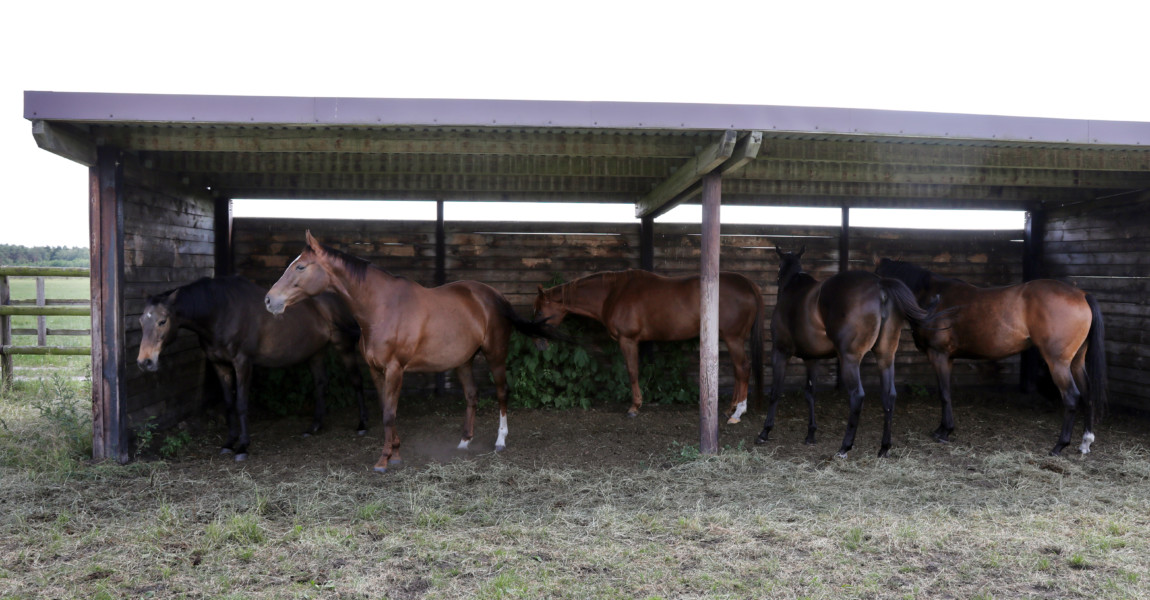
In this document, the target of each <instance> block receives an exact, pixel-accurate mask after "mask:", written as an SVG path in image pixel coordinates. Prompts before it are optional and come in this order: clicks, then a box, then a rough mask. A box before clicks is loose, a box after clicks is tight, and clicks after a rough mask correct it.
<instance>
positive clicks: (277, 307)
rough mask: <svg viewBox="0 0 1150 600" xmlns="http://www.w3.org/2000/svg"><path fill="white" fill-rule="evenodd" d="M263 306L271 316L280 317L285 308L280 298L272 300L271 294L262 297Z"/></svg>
mask: <svg viewBox="0 0 1150 600" xmlns="http://www.w3.org/2000/svg"><path fill="white" fill-rule="evenodd" d="M264 306H265V307H267V309H268V312H270V313H271V314H273V315H282V314H283V313H284V309H285V308H287V307H286V305H285V303H284V300H283V299H282V298H279V299H275V298H272V295H271V294H268V295H266V296H264Z"/></svg>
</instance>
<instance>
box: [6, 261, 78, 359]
mask: <svg viewBox="0 0 1150 600" xmlns="http://www.w3.org/2000/svg"><path fill="white" fill-rule="evenodd" d="M8 282H9V288H10V290H11V295H12V299H13V300H35V299H36V279H35V278H32V277H10V278H9V279H8ZM89 285H90V284H89V280H88V278H86V277H49V278H46V279H45V281H44V295H45V297H46V298H49V299H65V300H76V299H86V298H88V297H89V294H90V293H91V290H90V287H89ZM91 324H92V322H91V318H90V317H47V325H48V328H49V329H53V328H56V329H88V328H89V327H90V326H91ZM12 328H13V329H23V328H29V329H35V328H36V317H27V316H17V317H12ZM12 343H13V344H14V345H17V346H34V345H36V336H34V335H31V336H29V335H17V336H13V338H12ZM89 344H90V340H89V338H88V337H87V336H49V337H48V345H50V346H87V345H89ZM12 362H13V364H14V366H15V367H16V369H17V377H20V378H23V379H29V378H30V379H37V378H39V377H47V376H49V375H50V374H52V373H59V374H61V375H64V376H66V377H80V376H83V375H85V374H86V373H88V372H89V369H90V368H91V362H92V361H91V359H90V358H89V357H87V356H33V355H16V356H14V357H13V358H12Z"/></svg>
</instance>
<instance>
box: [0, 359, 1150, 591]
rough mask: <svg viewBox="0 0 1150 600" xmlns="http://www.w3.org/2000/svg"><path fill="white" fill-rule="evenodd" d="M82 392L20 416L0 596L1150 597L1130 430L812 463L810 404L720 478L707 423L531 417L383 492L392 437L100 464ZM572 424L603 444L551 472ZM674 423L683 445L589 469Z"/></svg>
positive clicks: (725, 467) (1009, 431)
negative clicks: (1053, 444) (506, 441)
mask: <svg viewBox="0 0 1150 600" xmlns="http://www.w3.org/2000/svg"><path fill="white" fill-rule="evenodd" d="M86 394H87V391H86V390H83V389H80V390H77V389H75V388H74V387H70V386H69V384H68V383H67V382H64V381H62V380H60V379H59V378H54V379H51V380H48V381H46V382H45V383H44V384H43V385H40V386H38V387H34V388H33V387H32V386H26V387H24V388H23V389H18V390H16V391H15V392H9V393H7V394H6V395H4V396H3V397H0V422H2V425H0V482H2V484H0V598H5V599H8V598H42V597H70V598H81V597H82V598H128V597H132V598H149V597H156V598H161V597H163V598H168V597H171V598H392V599H401V598H487V599H498V598H908V599H910V598H978V599H992V598H1108V599H1118V598H1147V597H1150V563H1148V562H1147V560H1146V557H1147V556H1150V454H1148V452H1147V449H1146V445H1145V441H1146V438H1145V433H1144V428H1143V429H1142V430H1138V431H1133V430H1130V431H1127V430H1125V429H1123V427H1122V426H1121V425H1122V423H1121V421H1120V422H1118V423H1114V424H1112V426H1111V427H1108V428H1104V429H1102V430H1100V435H1099V442H1098V443H1096V445H1095V450H1096V452H1095V453H1093V454H1090V455H1087V456H1083V455H1079V454H1076V453H1071V452H1070V450H1069V449H1068V451H1067V454H1068V456H1066V457H1065V458H1051V457H1047V456H1045V455H1044V452H1045V449H1047V448H1048V447H1049V442H1050V439H1051V438H1050V434H1051V432H1052V431H1053V429H1054V426H1055V424H1056V423H1057V414H1056V413H1052V412H1050V411H1046V412H1042V411H1039V412H1033V411H1031V412H1025V411H1018V410H1015V409H1011V408H1000V409H997V408H995V407H996V406H998V404H995V403H993V402H988V403H987V406H986V407H984V408H983V409H982V410H985V411H986V415H985V419H984V421H979V420H976V419H974V418H973V415H971V414H970V413H969V412H966V413H962V415H961V417H960V418H962V419H963V420H961V421H960V426H964V427H965V428H964V429H962V430H961V431H962V432H963V433H964V434H965V436H963V437H958V438H957V441H956V442H953V443H951V444H950V445H939V444H935V443H933V442H932V441H930V440H928V439H926V438H927V436H926V433H925V432H926V430H927V429H926V428H927V424H933V421H934V420H935V419H936V418H937V413H936V411H937V407H936V406H935V405H934V404H933V403H925V402H920V403H917V404H916V403H914V402H909V401H908V402H905V403H904V406H903V408H901V409H900V412H899V415H898V417H897V420H896V423H899V424H907V428H906V429H905V430H904V429H900V430H899V432H898V434H897V445H896V448H895V449H894V450H892V457H891V458H889V459H882V460H880V459H876V458H874V457H873V450H874V448H872V447H870V446H872V445H874V444H875V442H874V441H873V440H869V439H868V440H867V441H865V442H862V441H860V449H859V450H858V451H857V452H856V453H855V455H853V456H852V457H851V458H850V459H849V460H845V461H844V460H830V459H828V458H827V457H829V455H830V453H831V449H832V448H835V447H837V441H838V440H837V439H836V438H837V435H839V434H840V432H841V425H839V424H829V425H827V426H828V427H830V428H831V430H834V429H835V428H840V429H839V430H838V431H834V433H833V434H829V435H827V436H825V438H824V440H823V446H825V447H816V448H813V449H812V448H810V447H804V446H802V444H801V443H799V440H800V439H801V437H800V436H801V433H802V432H803V431H805V429H804V427H805V425H804V419H805V414H804V415H801V416H800V413H802V412H803V410H804V409H803V408H802V407H800V406H799V403H798V402H790V403H789V404H790V405H791V408H793V409H794V411H793V412H794V414H787V415H782V416H781V419H780V429H779V431H781V432H786V431H788V429H787V428H788V427H790V428H791V429H794V435H792V436H789V437H793V438H794V439H789V438H788V437H787V436H784V437H783V440H782V441H777V442H776V443H775V444H773V445H771V446H767V447H762V448H756V447H753V446H751V447H747V446H744V444H743V443H737V444H735V443H732V444H730V445H728V448H727V450H726V451H724V452H723V453H722V454H721V455H720V456H717V457H710V458H707V457H700V456H699V455H698V452H697V450H696V448H697V446H695V445H694V444H693V440H695V439H697V437H696V435H695V433H694V432H693V427H692V426H691V423H692V421H693V418H694V413H693V412H692V410H691V409H690V408H689V407H686V408H684V407H665V409H664V410H657V409H656V407H652V408H651V409H649V410H648V411H647V412H646V413H645V414H644V415H642V416H640V417H639V418H638V419H631V420H625V419H623V418H622V417H621V414H617V413H616V412H615V411H613V409H612V410H608V411H606V412H607V413H609V414H607V415H606V416H600V414H599V413H594V412H592V413H588V412H582V411H520V412H519V413H517V414H516V415H514V420H513V421H512V423H513V424H512V427H513V429H512V435H513V438H512V443H511V446H509V448H510V449H509V450H508V451H507V452H505V453H502V454H498V455H497V454H494V453H477V454H471V455H457V456H456V457H454V458H449V459H447V460H446V462H435V461H433V462H429V463H427V464H419V465H417V466H411V467H408V468H406V469H400V470H398V471H394V472H392V473H389V474H388V475H385V476H379V475H373V474H371V473H370V472H368V471H367V469H368V468H369V467H370V464H371V460H373V459H374V454H375V453H376V452H378V443H379V438H378V435H379V431H378V427H375V428H373V431H371V432H369V435H368V436H366V437H364V438H361V437H358V436H355V435H354V433H351V432H350V431H348V430H346V428H345V430H339V429H338V428H336V429H333V430H331V431H330V432H328V433H325V434H323V435H320V436H314V437H313V438H308V440H307V441H306V442H305V441H303V440H301V439H300V438H299V437H298V435H297V434H298V431H299V430H300V429H301V428H302V426H301V425H300V423H302V422H303V421H302V420H300V423H295V422H289V423H287V424H284V425H281V424H278V423H267V422H263V423H259V424H257V425H255V432H254V434H253V439H254V440H256V443H257V445H258V448H259V453H257V454H253V458H251V459H249V461H248V462H247V463H241V464H236V463H234V462H233V461H231V460H228V459H220V458H219V457H218V456H216V455H215V453H214V448H215V444H217V443H218V442H217V441H216V440H217V439H218V425H217V426H216V428H215V429H212V428H209V429H206V430H204V431H202V432H198V433H194V434H193V435H191V436H185V437H186V439H185V440H184V442H183V443H184V446H182V447H181V448H180V449H177V451H176V452H175V453H174V455H175V456H176V457H177V458H176V459H175V460H171V461H139V462H135V463H132V464H130V465H127V466H116V465H110V464H90V463H89V462H88V461H86V460H85V457H86V455H87V454H86V453H87V452H88V450H89V448H88V445H87V442H86V439H85V434H86V433H88V430H87V428H88V427H90V425H89V423H88V422H87V421H85V418H84V417H85V416H86V415H87V410H88V409H87V406H86V404H85V402H86ZM820 403H821V404H820V405H822V404H826V405H827V408H826V411H827V413H826V419H827V420H825V421H823V422H824V423H830V422H833V419H832V417H833V416H834V415H838V416H840V417H841V416H842V415H841V414H840V413H841V412H842V408H841V402H840V403H837V404H836V403H835V402H833V401H830V400H828V401H827V402H825V403H824V402H822V399H820ZM968 403H969V401H967V400H966V399H959V398H956V404H958V405H959V406H963V405H966V404H968ZM820 410H822V409H820ZM967 410H968V411H969V410H970V409H967ZM619 412H620V413H621V411H619ZM872 412H878V411H873V410H872ZM448 413H451V415H450V416H448ZM480 416H481V422H486V421H484V419H486V420H488V421H489V420H490V419H491V416H490V415H489V414H488V415H483V414H481V415H480ZM352 418H353V416H352V415H351V414H346V415H333V417H332V419H331V421H332V422H333V423H342V422H344V421H346V422H347V423H350V422H352ZM457 418H458V411H457V410H456V408H455V407H446V408H444V409H443V410H442V411H441V410H440V409H438V408H432V409H429V410H428V411H427V412H426V413H425V414H423V415H416V416H413V415H412V414H411V412H410V411H408V412H407V413H405V417H404V419H405V420H404V426H405V427H406V428H405V429H404V431H405V432H412V431H420V432H421V433H419V434H412V435H411V437H408V438H406V441H412V442H414V443H418V440H417V438H419V437H421V436H422V437H423V438H427V437H428V434H427V433H424V431H425V430H419V429H413V427H414V426H415V424H416V423H415V422H416V421H419V420H421V419H422V420H425V421H427V427H428V428H430V429H427V430H426V431H430V430H435V428H439V429H442V428H443V427H444V426H445V424H449V425H450V429H451V431H450V432H448V433H447V434H445V435H446V436H447V441H448V442H450V439H451V438H450V436H451V435H453V434H454V431H455V429H454V428H455V426H456V423H457ZM820 418H821V419H822V418H823V417H820ZM753 420H754V419H752V421H753ZM911 421H913V424H910V423H908V422H911ZM600 422H601V423H605V425H602V426H600V425H596V423H600ZM983 422H985V425H982V423H983ZM1008 422H1009V423H1014V424H1016V425H1018V427H1014V426H1010V427H1006V426H1004V425H1003V424H1004V423H1008ZM682 423H686V426H685V427H683V426H678V428H677V429H675V428H668V424H680V425H681V424H682ZM1032 423H1033V425H1034V426H1033V427H1030V424H1032ZM786 424H790V425H786ZM792 425H793V426H792ZM333 427H335V426H333ZM564 427H567V428H580V433H579V435H580V436H581V437H583V441H582V442H580V443H578V444H565V448H561V449H559V450H561V452H560V453H559V454H554V453H552V454H545V453H543V452H542V449H545V448H546V442H547V439H546V438H547V433H548V432H554V431H558V429H557V428H564ZM740 427H741V429H740ZM754 427H755V425H754V424H753V423H748V424H746V425H745V426H743V425H740V426H735V427H734V428H731V427H726V428H725V429H724V432H726V433H724V435H725V436H730V435H732V433H731V432H734V437H735V438H738V439H741V440H744V441H745V440H746V439H749V437H750V436H752V435H753V434H754V431H755V429H754ZM658 428H662V429H667V430H669V431H680V432H683V433H682V434H681V435H678V437H676V438H675V439H673V440H672V441H671V442H670V443H668V442H666V441H658V442H654V443H653V444H652V443H651V442H650V441H648V446H643V445H638V446H634V447H640V448H641V447H649V450H648V452H646V453H641V452H634V454H633V455H631V456H630V457H629V458H628V459H627V460H624V461H615V462H614V463H612V464H611V465H609V466H604V465H603V463H601V462H598V461H596V460H595V456H596V455H598V454H600V453H603V452H610V450H611V448H612V446H614V445H617V444H618V443H629V444H633V443H634V438H635V437H636V435H638V434H642V432H644V431H650V430H654V429H658ZM864 428H865V430H866V431H867V432H868V433H875V431H876V430H877V427H876V426H875V423H874V422H873V421H869V422H865V423H864ZM976 428H977V429H976ZM584 429H585V430H586V432H585V433H584V432H583V430H584ZM1029 429H1033V430H1034V432H1035V433H1034V434H1033V435H1030V434H1028V433H1027V432H1028V431H1029ZM624 430H626V431H633V432H636V433H635V434H630V433H627V434H623V435H622V436H621V434H620V433H619V432H620V431H624ZM1019 431H1022V432H1023V435H1022V437H1026V436H1029V437H1032V438H1033V439H1029V438H1027V439H1021V438H1020V434H1019V433H1018V432H1019ZM915 432H918V433H915ZM780 435H783V434H782V433H780ZM373 436H374V437H373ZM620 436H621V437H620ZM456 439H457V438H456ZM614 439H617V440H622V442H612V440H614ZM646 439H647V440H653V439H656V438H646ZM657 439H659V440H665V438H657ZM726 439H728V440H731V439H734V438H732V437H727V438H726ZM864 443H865V444H866V445H867V446H866V447H865V448H863V444H864ZM748 446H749V445H748ZM1039 446H1041V448H1039ZM415 447H416V448H418V446H415ZM532 447H538V448H540V449H541V450H539V451H533V450H531V448H532ZM629 452H633V450H629ZM410 456H411V455H409V458H410ZM544 457H548V458H546V459H545V458H544Z"/></svg>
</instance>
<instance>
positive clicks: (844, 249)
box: [835, 206, 851, 390]
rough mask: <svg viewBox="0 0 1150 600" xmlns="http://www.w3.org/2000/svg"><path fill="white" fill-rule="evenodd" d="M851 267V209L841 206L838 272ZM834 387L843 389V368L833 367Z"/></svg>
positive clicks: (843, 271) (845, 270)
mask: <svg viewBox="0 0 1150 600" xmlns="http://www.w3.org/2000/svg"><path fill="white" fill-rule="evenodd" d="M850 268H851V209H849V208H847V207H845V206H844V207H843V208H842V226H841V228H840V229H839V273H845V272H847V271H849V270H850ZM835 389H838V390H841V389H843V370H842V368H841V367H838V366H836V367H835Z"/></svg>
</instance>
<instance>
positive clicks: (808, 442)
mask: <svg viewBox="0 0 1150 600" xmlns="http://www.w3.org/2000/svg"><path fill="white" fill-rule="evenodd" d="M803 443H804V444H806V445H808V446H814V445H815V438H807V439H805V440H803Z"/></svg>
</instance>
